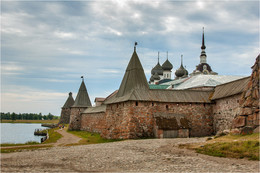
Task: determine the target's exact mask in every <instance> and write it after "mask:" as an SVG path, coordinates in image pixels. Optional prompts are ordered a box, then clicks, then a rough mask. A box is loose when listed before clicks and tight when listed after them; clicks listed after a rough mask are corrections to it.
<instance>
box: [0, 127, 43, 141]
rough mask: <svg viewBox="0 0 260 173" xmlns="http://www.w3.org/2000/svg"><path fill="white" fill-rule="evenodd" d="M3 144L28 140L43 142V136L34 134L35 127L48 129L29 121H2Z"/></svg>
mask: <svg viewBox="0 0 260 173" xmlns="http://www.w3.org/2000/svg"><path fill="white" fill-rule="evenodd" d="M0 126H1V144H3V143H26V142H28V141H36V142H41V138H42V137H43V136H34V134H33V133H34V130H35V129H46V127H42V126H41V124H29V123H0Z"/></svg>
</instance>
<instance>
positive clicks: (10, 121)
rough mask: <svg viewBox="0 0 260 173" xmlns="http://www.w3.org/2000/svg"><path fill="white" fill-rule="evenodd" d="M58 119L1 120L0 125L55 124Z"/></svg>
mask: <svg viewBox="0 0 260 173" xmlns="http://www.w3.org/2000/svg"><path fill="white" fill-rule="evenodd" d="M58 122H59V119H57V120H1V122H0V123H30V124H48V123H51V124H57V123H58Z"/></svg>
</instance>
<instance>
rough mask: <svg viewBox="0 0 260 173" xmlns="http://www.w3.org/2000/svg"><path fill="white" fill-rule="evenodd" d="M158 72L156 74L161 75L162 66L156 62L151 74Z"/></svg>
mask: <svg viewBox="0 0 260 173" xmlns="http://www.w3.org/2000/svg"><path fill="white" fill-rule="evenodd" d="M155 73H158V75H163V68H162V66H161V65H160V63H159V62H158V63H157V65H156V66H155V67H154V68H153V69H152V74H153V75H154V74H155Z"/></svg>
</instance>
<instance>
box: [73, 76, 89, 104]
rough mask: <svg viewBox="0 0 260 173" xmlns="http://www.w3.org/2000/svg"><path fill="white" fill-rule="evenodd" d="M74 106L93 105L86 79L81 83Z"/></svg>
mask: <svg viewBox="0 0 260 173" xmlns="http://www.w3.org/2000/svg"><path fill="white" fill-rule="evenodd" d="M72 107H92V105H91V102H90V99H89V96H88V92H87V88H86V86H85V83H84V81H82V83H81V85H80V88H79V91H78V95H77V97H76V99H75V103H74V105H73V106H72Z"/></svg>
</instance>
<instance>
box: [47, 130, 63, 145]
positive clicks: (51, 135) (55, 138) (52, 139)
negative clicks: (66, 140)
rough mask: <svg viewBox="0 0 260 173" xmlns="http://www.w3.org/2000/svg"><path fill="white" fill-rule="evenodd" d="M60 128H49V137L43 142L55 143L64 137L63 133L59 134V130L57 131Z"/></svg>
mask: <svg viewBox="0 0 260 173" xmlns="http://www.w3.org/2000/svg"><path fill="white" fill-rule="evenodd" d="M58 129H59V128H58V127H56V128H53V129H48V134H49V139H47V140H46V141H44V142H43V143H42V144H49V143H55V142H57V141H58V140H59V139H60V138H62V135H61V134H59V133H58V132H55V130H58Z"/></svg>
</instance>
